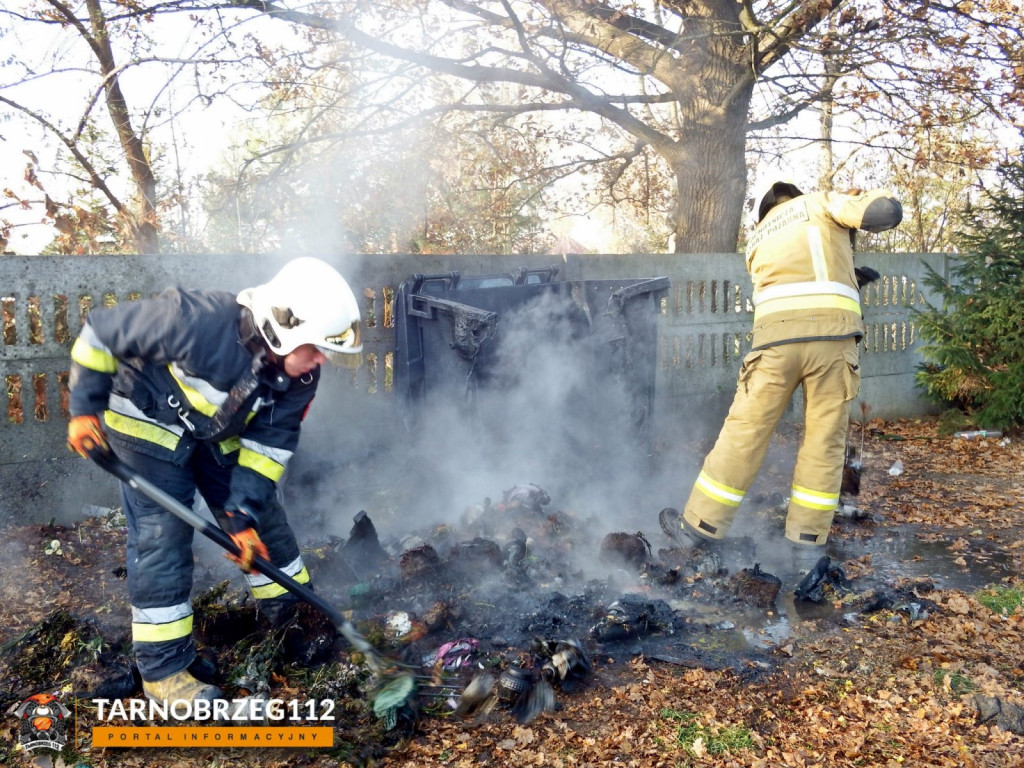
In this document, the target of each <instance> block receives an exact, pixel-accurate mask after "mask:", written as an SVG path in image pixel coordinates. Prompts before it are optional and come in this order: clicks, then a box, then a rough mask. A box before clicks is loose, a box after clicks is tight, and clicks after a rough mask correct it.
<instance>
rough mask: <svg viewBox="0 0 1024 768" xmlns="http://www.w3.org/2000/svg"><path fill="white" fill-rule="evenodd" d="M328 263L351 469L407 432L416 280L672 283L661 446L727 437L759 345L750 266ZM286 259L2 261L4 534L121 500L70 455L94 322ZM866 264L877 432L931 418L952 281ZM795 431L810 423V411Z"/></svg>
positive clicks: (903, 266) (330, 380) (581, 258)
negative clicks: (533, 274) (937, 284)
mask: <svg viewBox="0 0 1024 768" xmlns="http://www.w3.org/2000/svg"><path fill="white" fill-rule="evenodd" d="M323 258H325V260H327V261H329V262H331V263H332V264H334V265H335V266H336V267H338V269H339V270H340V271H341V272H342V273H343V274H345V275H346V277H347V278H348V279H349V281H350V283H351V284H352V285H353V288H354V289H355V290H356V293H357V296H359V297H360V299H361V301H362V302H363V318H364V326H365V330H364V343H365V354H364V360H365V363H364V365H363V366H362V367H361V368H360V369H358V370H356V371H353V372H350V371H347V370H346V371H343V372H342V371H340V369H339V372H338V374H337V375H330V376H325V377H324V380H323V381H324V383H323V384H322V389H321V392H320V394H319V395H318V398H317V400H318V405H317V409H318V410H317V418H316V419H315V421H313V422H312V423H310V424H307V426H306V427H305V430H304V436H303V445H302V446H301V447H300V452H301V451H302V450H304V449H307V447H308V446H313V449H315V450H319V451H324V452H330V453H332V454H336V455H339V456H345V457H347V458H346V462H347V463H348V464H358V463H359V462H360V461H361V460H363V459H364V458H366V457H372V456H373V455H374V454H375V453H376V451H377V450H378V449H379V448H380V447H381V446H383V445H385V444H387V443H388V442H389V441H393V440H394V439H395V438H396V435H399V434H400V433H401V428H400V425H399V424H398V423H397V422H398V418H397V416H396V408H395V407H394V405H395V403H394V400H395V392H394V377H393V372H394V307H393V301H394V297H395V292H396V289H397V287H398V286H399V285H400V284H401V283H402V281H404V280H406V279H407V278H408V277H409V276H411V275H413V274H426V275H430V274H442V273H447V272H452V271H455V272H459V273H460V274H463V275H481V274H503V273H510V272H514V271H515V270H518V269H520V268H524V267H525V268H528V269H539V268H542V267H546V266H551V265H553V266H557V268H558V273H557V278H556V279H558V280H567V281H573V280H619V279H621V280H635V279H637V278H654V277H667V278H668V279H669V288H668V291H667V293H665V294H664V295H663V296H660V297H659V306H658V309H657V315H658V317H657V329H658V330H657V336H658V338H657V347H658V352H657V361H656V376H655V397H654V418H653V424H654V436H655V440H656V441H657V442H658V444H660V445H665V446H671V445H672V444H673V442H674V441H675V440H676V439H678V435H679V433H680V432H681V431H685V432H686V434H687V436H688V439H692V438H693V436H694V435H697V434H700V435H713V434H714V433H715V432H716V431H717V429H718V427H719V426H720V424H721V420H722V418H723V417H724V414H725V412H726V410H727V408H728V405H729V403H730V401H731V399H732V394H733V388H734V384H735V377H736V373H737V370H738V367H739V363H740V360H741V359H742V357H743V355H744V354H745V353H746V352H747V350H748V349H749V346H750V341H749V333H748V332H749V329H750V325H751V318H752V306H751V304H750V296H751V286H750V281H749V278H748V277H747V275H746V272H745V270H744V267H743V260H742V257H741V256H739V255H737V254H704V255H684V256H674V255H667V254H655V255H597V256H595V255H573V254H567V255H564V256H484V255H426V256H424V255H365V256H344V257H341V256H337V257H332V256H324V257H323ZM285 260H286V257H283V256H254V255H212V256H211V255H203V256H189V257H182V256H173V257H171V256H146V257H141V256H102V257H101V256H81V257H43V256H3V257H0V309H2V320H3V326H2V336H0V375H2V377H3V381H4V387H5V392H6V398H5V404H6V412H5V414H4V415H3V417H2V418H0V523H3V522H7V521H18V520H22V521H29V520H32V521H44V522H45V521H47V520H50V519H57V520H66V519H74V518H75V517H76V516H79V515H80V514H81V512H82V508H83V504H87V503H94V504H102V503H113V501H114V499H113V498H112V493H113V484H112V483H110V482H107V481H106V478H103V479H102V482H101V478H100V477H99V475H100V473H99V470H97V469H96V468H94V467H91V466H88V465H87V463H86V462H83V461H81V460H80V459H78V458H77V457H74V456H71V455H70V454H69V453H68V451H67V449H66V448H65V446H64V435H65V429H66V424H67V417H68V413H67V371H68V361H69V350H70V347H71V344H72V343H73V341H74V339H75V337H76V336H77V334H78V331H79V330H80V328H81V324H82V319H83V318H84V317H85V315H86V314H87V312H88V310H89V309H90V308H91V307H94V306H100V305H105V304H110V303H116V302H119V301H126V300H131V299H134V298H138V297H140V296H145V295H149V294H152V293H155V292H158V291H160V290H162V289H163V288H165V287H167V286H170V285H182V286H187V287H216V288H223V289H226V290H239V289H241V288H244V287H246V286H248V285H253V284H256V283H259V282H262V281H263V280H265V279H267V278H269V277H270V276H271V275H273V274H274V272H275V271H276V270H277V268H278V267H279V266H280V265H281V264H282V263H283V262H284V261H285ZM857 260H858V263H859V264H864V265H867V266H872V267H874V268H875V269H877V270H878V271H879V272H880V273H881V275H882V279H881V280H879V281H878V282H876V283H874V284H872V285H871V286H868V287H867V288H865V289H864V292H863V303H864V313H865V322H866V325H867V335H866V336H865V338H864V342H863V354H862V371H863V378H862V389H861V396H860V403H861V404H862V405H863V408H864V409H865V410H866V411H867V412H868V414H869V415H870V416H872V417H882V418H891V417H898V416H913V415H920V414H923V413H926V412H929V410H931V409H930V406H929V405H928V404H927V403H926V402H925V401H923V400H922V399H921V396H920V393H919V392H918V391H917V390H916V389H915V387H914V384H913V377H914V371H915V369H916V367H917V365H918V364H919V362H920V353H919V350H918V347H919V344H920V340H919V339H918V338H917V335H916V333H915V327H914V321H913V317H912V314H911V308H912V307H920V306H922V305H923V302H924V299H925V288H924V285H923V281H922V277H923V275H924V273H925V269H924V266H923V265H924V264H928V265H930V266H931V267H932V268H934V269H936V270H937V271H938V272H940V273H941V274H948V266H949V264H948V257H946V256H945V255H942V254H927V255H917V254H900V255H889V254H859V255H858V257H857ZM325 401H326V402H327V403H328V404H329V405H328V406H326V407H325V406H324V405H323V402H325ZM855 410H856V409H855ZM857 412H858V413H859V411H857ZM788 418H793V419H799V418H800V404H799V401H797V402H796V403H795V404H794V407H792V408H791V409H790V413H789V414H788ZM683 428H685V430H684V429H683ZM296 458H297V459H298V458H299V457H298V456H297V457H296ZM367 460H369V459H367ZM98 488H102V489H103V490H102V491H98V490H97V489H98Z"/></svg>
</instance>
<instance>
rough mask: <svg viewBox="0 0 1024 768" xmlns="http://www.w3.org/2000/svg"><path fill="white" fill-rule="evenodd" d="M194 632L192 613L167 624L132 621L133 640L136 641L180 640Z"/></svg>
mask: <svg viewBox="0 0 1024 768" xmlns="http://www.w3.org/2000/svg"><path fill="white" fill-rule="evenodd" d="M191 634H192V614H189V615H188V616H186V617H185V618H183V619H178V620H177V621H168V622H167V623H165V624H137V623H135V622H132V640H133V641H135V642H136V643H159V642H161V641H164V640H178V639H180V638H182V637H188V636H189V635H191Z"/></svg>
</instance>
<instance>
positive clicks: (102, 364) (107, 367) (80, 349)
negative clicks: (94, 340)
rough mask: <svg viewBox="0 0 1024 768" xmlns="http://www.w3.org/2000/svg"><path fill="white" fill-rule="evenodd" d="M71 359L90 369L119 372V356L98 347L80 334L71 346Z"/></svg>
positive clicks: (101, 371) (102, 371)
mask: <svg viewBox="0 0 1024 768" xmlns="http://www.w3.org/2000/svg"><path fill="white" fill-rule="evenodd" d="M71 359H72V360H74V361H75V362H76V363H78V364H79V365H81V366H83V367H84V368H88V369H89V370H90V371H99V372H100V373H117V358H116V357H114V356H113V355H112V354H110V352H108V351H107V350H105V349H97V348H96V347H94V346H92V345H91V344H89V342H87V341H86V340H85V339H83V338H82V337H81V336H79V337H78V338H77V339H75V343H74V345H73V346H72V347H71Z"/></svg>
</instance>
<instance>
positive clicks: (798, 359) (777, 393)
mask: <svg viewBox="0 0 1024 768" xmlns="http://www.w3.org/2000/svg"><path fill="white" fill-rule="evenodd" d="M902 218H903V209H902V206H901V205H900V203H899V202H898V201H896V200H895V199H893V198H892V197H891V196H890V195H889V194H888V192H886V191H883V190H873V191H869V192H863V193H856V194H840V193H837V192H815V193H811V194H806V195H805V194H803V193H802V192H801V191H800V190H799V189H797V188H796V187H795V186H794V185H792V184H789V183H786V182H777V183H775V184H773V185H772V187H771V189H770V190H769V191H768V192H767V193H766V194H765V196H764V198H763V199H762V200H761V203H760V206H759V208H758V225H757V227H756V229H755V230H754V232H753V235H752V237H751V239H750V243H749V245H748V246H747V252H746V262H747V270H748V272H749V273H750V277H751V280H752V282H753V286H754V295H753V304H754V328H753V348H752V350H751V352H750V353H749V354H748V355H747V356H746V357H745V358H744V360H743V365H742V367H741V369H740V374H739V380H738V383H737V388H736V396H735V398H734V400H733V403H732V406H731V408H730V410H729V415H728V416H727V417H726V420H725V423H724V425H723V426H722V430H721V433H720V434H719V436H718V440H717V441H716V442H715V446H714V448H713V449H712V450H711V452H710V453H709V454H708V455H707V457H706V458H705V459H704V465H703V467H702V469H701V472H700V475H699V476H698V478H697V481H696V483H695V484H694V487H693V490H692V491H691V493H690V497H689V499H688V500H687V502H686V506H685V508H684V510H683V515H682V519H681V520H680V521H679V525H680V531H679V535H677V536H676V537H675V538H676V539H677V541H679V542H680V543H682V544H684V545H688V546H698V545H700V544H703V543H705V542H706V541H708V540H717V539H721V538H723V537H724V536H725V535H726V533H727V532H728V530H729V528H730V526H731V525H732V522H733V519H734V517H735V516H736V511H737V508H738V507H739V505H740V503H741V502H742V501H743V497H744V496H745V494H746V492H747V489H748V488H749V487H750V485H751V483H753V481H754V477H755V475H756V474H757V472H758V470H759V469H760V467H761V463H762V461H763V460H764V456H765V452H766V451H767V449H768V443H769V440H770V439H771V436H772V433H773V432H774V431H775V427H776V425H777V424H778V422H779V419H780V418H781V417H782V414H783V411H784V410H785V408H786V406H787V405H788V403H789V401H790V399H791V398H792V396H793V394H794V392H796V389H797V387H802V388H803V393H804V402H805V411H804V436H803V441H802V443H801V445H800V448H799V451H798V453H797V459H796V467H795V469H794V473H793V485H792V489H791V493H790V500H789V509H788V514H787V516H786V531H785V535H786V538H787V539H788V540H789V541H790V542H793V544H794V545H795V547H794V548H795V550H796V551H797V552H798V553H800V552H801V551H802V552H803V553H804V554H815V555H816V554H817V553H819V552H820V551H821V550H820V549H819V547H823V546H824V544H825V540H826V539H827V538H828V532H829V528H830V527H831V525H832V517H833V514H834V512H835V509H836V506H837V505H838V503H839V488H840V484H841V482H842V471H843V461H844V458H845V445H846V429H847V424H848V421H849V417H850V406H851V403H852V402H853V399H854V398H855V397H856V396H857V392H858V389H859V387H860V369H859V363H858V358H859V354H858V342H859V341H860V339H861V338H862V337H863V334H864V331H863V322H862V319H861V310H860V287H861V286H862V285H863V284H865V283H866V282H869V281H870V280H871V279H876V278H877V277H878V273H877V272H874V270H870V269H866V268H863V269H856V268H855V267H854V263H853V242H854V234H855V231H856V230H857V229H863V230H865V231H867V232H882V231H884V230H887V229H891V228H892V227H895V226H896V225H897V224H899V223H900V221H901V220H902ZM677 514H678V513H677Z"/></svg>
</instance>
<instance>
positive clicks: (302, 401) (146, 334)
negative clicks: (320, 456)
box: [70, 289, 320, 517]
mask: <svg viewBox="0 0 1024 768" xmlns="http://www.w3.org/2000/svg"><path fill="white" fill-rule="evenodd" d="M251 327H252V323H251V316H250V314H249V310H248V309H246V308H244V307H242V306H240V305H239V304H238V303H237V301H236V297H235V295H234V294H232V293H226V292H223V291H191V290H183V289H169V290H167V291H164V292H163V293H161V294H160V295H158V296H156V297H154V298H151V299H143V300H140V301H131V302H126V303H123V304H119V305H117V306H114V307H110V308H103V309H95V310H93V311H92V312H90V314H89V317H88V320H87V321H86V323H85V325H84V326H83V328H82V332H81V334H80V335H79V337H78V339H77V340H76V341H75V344H74V347H73V348H72V351H71V359H72V364H71V375H70V389H71V401H70V410H71V415H72V416H78V415H83V414H103V419H104V422H105V424H106V429H107V435H108V437H109V438H110V441H111V444H112V445H113V446H114V449H115V450H117V449H118V448H119V447H121V448H122V449H127V450H129V451H138V452H140V453H144V454H148V455H150V456H154V457H156V458H161V459H165V460H167V461H171V462H174V463H176V464H181V465H183V464H185V463H186V462H187V461H188V460H189V458H190V457H191V455H192V452H193V450H194V449H195V446H196V444H197V442H198V441H199V440H206V441H209V442H210V443H211V444H213V445H215V446H216V448H217V450H215V451H213V453H214V454H215V455H216V456H217V457H218V458H219V460H221V461H222V463H223V464H224V465H225V466H231V467H234V469H233V471H232V473H231V492H230V496H229V498H228V501H227V505H226V508H228V509H244V510H246V511H247V512H249V513H250V514H253V515H254V516H257V517H258V515H259V513H260V512H261V511H262V510H263V508H264V504H265V503H266V502H267V501H269V500H270V499H271V498H272V495H273V493H274V489H275V486H276V484H277V482H278V481H279V480H280V479H281V477H282V475H283V474H284V471H285V468H286V467H287V464H288V461H289V459H290V458H291V456H292V454H293V452H294V451H295V448H296V446H297V445H298V441H299V431H300V426H301V422H302V419H303V416H304V415H305V412H306V410H307V408H308V407H309V405H310V403H311V402H312V400H313V396H314V394H315V393H316V388H317V383H318V382H319V378H320V370H319V368H317V369H314V371H313V372H312V373H310V374H306V375H305V376H303V377H302V378H301V379H292V378H289V377H288V376H287V375H285V373H284V372H283V371H281V370H279V369H278V368H276V367H275V366H273V365H269V364H265V363H264V353H263V348H262V345H260V344H259V343H257V342H258V339H257V337H256V335H255V332H254V331H252V330H251Z"/></svg>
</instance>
